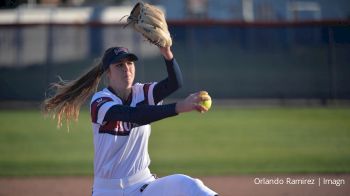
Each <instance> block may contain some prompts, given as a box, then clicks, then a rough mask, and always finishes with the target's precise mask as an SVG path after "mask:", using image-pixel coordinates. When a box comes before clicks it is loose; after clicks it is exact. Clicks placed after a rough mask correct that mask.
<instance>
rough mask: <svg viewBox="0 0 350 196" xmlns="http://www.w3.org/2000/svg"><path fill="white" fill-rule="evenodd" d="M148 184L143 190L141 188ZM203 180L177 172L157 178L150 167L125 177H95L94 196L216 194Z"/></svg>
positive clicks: (187, 195) (204, 195)
mask: <svg viewBox="0 0 350 196" xmlns="http://www.w3.org/2000/svg"><path fill="white" fill-rule="evenodd" d="M145 184H148V186H147V187H145V188H144V189H143V190H142V191H141V190H140V189H141V188H142V187H144V185H145ZM216 194H217V193H215V192H214V191H212V190H211V189H209V188H208V187H206V186H205V185H204V184H203V183H202V181H201V180H199V179H194V178H191V177H189V176H186V175H182V174H175V175H170V176H165V177H163V178H158V179H155V178H154V177H153V176H152V175H151V173H150V171H149V169H146V170H144V171H141V172H139V173H137V174H135V175H134V176H131V177H128V178H123V179H101V178H95V179H94V187H93V194H92V195H93V196H163V195H164V196H214V195H216Z"/></svg>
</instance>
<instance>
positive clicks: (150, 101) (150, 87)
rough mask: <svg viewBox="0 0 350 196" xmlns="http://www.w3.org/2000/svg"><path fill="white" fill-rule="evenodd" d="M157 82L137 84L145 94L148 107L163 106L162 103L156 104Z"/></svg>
mask: <svg viewBox="0 0 350 196" xmlns="http://www.w3.org/2000/svg"><path fill="white" fill-rule="evenodd" d="M157 84H158V83H157V82H151V83H146V84H140V83H137V84H136V85H135V86H138V87H139V89H140V90H142V92H143V97H144V102H145V103H147V105H162V101H158V102H157V103H155V99H154V87H155V86H156V85H157Z"/></svg>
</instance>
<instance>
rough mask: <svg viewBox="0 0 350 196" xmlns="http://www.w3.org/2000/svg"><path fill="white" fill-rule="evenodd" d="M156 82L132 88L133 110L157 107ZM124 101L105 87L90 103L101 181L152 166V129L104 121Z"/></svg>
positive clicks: (97, 169)
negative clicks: (145, 105) (143, 106)
mask: <svg viewBox="0 0 350 196" xmlns="http://www.w3.org/2000/svg"><path fill="white" fill-rule="evenodd" d="M155 85H156V83H149V84H140V83H136V84H134V86H133V87H132V95H131V97H130V99H131V100H130V101H131V102H129V103H130V105H129V106H130V107H136V106H137V105H140V104H148V105H155V103H154V98H153V88H154V86H155ZM114 105H123V101H122V100H121V99H120V98H119V97H118V96H116V95H115V94H114V93H113V92H111V91H110V90H109V89H108V88H105V89H103V90H101V91H99V92H96V93H95V94H94V96H93V97H92V100H91V104H90V113H91V121H92V127H93V135H94V149H95V152H94V175H95V177H99V178H123V177H127V176H131V175H133V174H135V173H137V172H138V171H141V170H143V169H145V168H147V167H148V166H149V164H150V158H149V154H148V139H149V136H150V133H151V127H150V125H149V124H147V125H142V126H140V125H137V124H135V123H130V122H122V121H117V120H116V121H108V122H106V121H104V116H105V115H106V113H107V111H108V109H109V108H111V107H112V106H114Z"/></svg>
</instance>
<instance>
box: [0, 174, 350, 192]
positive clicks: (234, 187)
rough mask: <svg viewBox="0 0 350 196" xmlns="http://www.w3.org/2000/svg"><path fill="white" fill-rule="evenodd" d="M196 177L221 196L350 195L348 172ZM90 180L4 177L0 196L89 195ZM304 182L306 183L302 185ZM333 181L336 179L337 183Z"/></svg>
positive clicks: (0, 187)
mask: <svg viewBox="0 0 350 196" xmlns="http://www.w3.org/2000/svg"><path fill="white" fill-rule="evenodd" d="M199 178H200V179H201V180H202V181H203V182H204V183H205V184H206V185H207V186H209V187H211V188H212V189H214V190H215V191H217V192H218V193H219V194H220V195H221V196H256V195H260V196H265V195H266V196H267V195H269V196H273V195H276V196H277V195H278V196H279V195H282V196H288V195H291V196H294V195H308V196H313V195H317V196H330V195H332V196H346V195H350V184H349V183H350V174H333V175H331V174H307V175H301V174H300V175H296V174H291V175H288V174H287V175H261V174H259V175H249V176H246V175H245V176H211V177H199ZM276 179H278V180H279V184H266V183H267V182H271V183H272V182H273V181H271V180H275V182H277V181H276ZM308 179H310V180H311V181H309V183H311V182H312V180H314V183H315V184H307V183H306V182H307V181H306V180H308ZM92 180H93V179H92V177H7V178H4V177H3V178H0V196H34V195H35V196H41V195H50V196H63V195H64V196H65V195H69V196H83V195H84V196H86V195H91V186H92ZM281 180H283V184H281V182H282V181H281ZM287 180H289V182H293V181H292V180H294V182H295V183H299V184H290V183H287ZM319 180H320V181H319ZM325 180H326V181H325ZM327 180H328V181H327ZM336 180H338V181H336ZM304 182H305V183H306V184H303V183H304ZM319 182H320V184H319ZM332 182H334V184H332ZM335 182H339V183H338V185H339V186H337V185H336V184H335ZM343 182H344V183H343ZM264 183H265V184H264ZM325 183H327V184H325Z"/></svg>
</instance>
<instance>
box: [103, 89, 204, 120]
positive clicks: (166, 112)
mask: <svg viewBox="0 0 350 196" xmlns="http://www.w3.org/2000/svg"><path fill="white" fill-rule="evenodd" d="M205 100H206V98H205V97H201V96H199V93H194V94H191V95H189V96H188V97H187V98H186V99H184V100H181V101H179V102H177V103H173V104H167V105H160V106H158V105H157V106H152V105H142V106H137V107H130V106H124V105H114V106H112V107H111V108H109V109H108V111H107V112H106V114H105V116H104V119H103V121H116V120H118V121H123V122H131V123H137V124H139V125H146V124H149V123H152V122H155V121H158V120H161V119H164V118H168V117H172V116H176V115H178V114H180V113H184V112H190V111H193V110H197V111H199V112H206V111H207V109H206V108H204V107H203V106H201V105H199V104H198V103H199V102H201V101H205Z"/></svg>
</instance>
